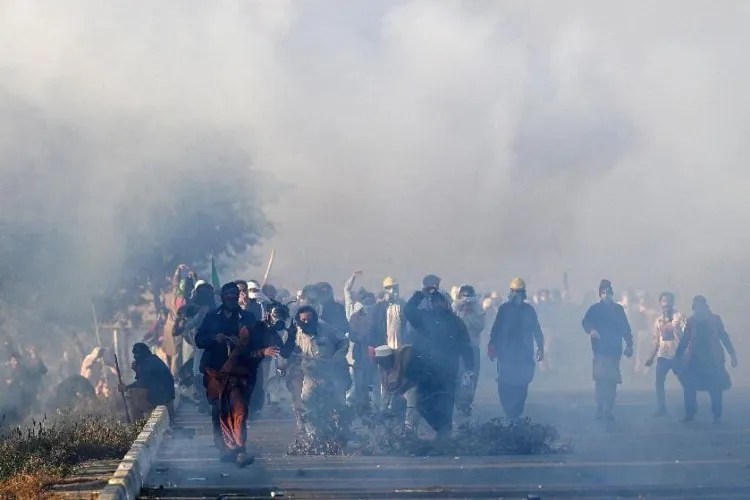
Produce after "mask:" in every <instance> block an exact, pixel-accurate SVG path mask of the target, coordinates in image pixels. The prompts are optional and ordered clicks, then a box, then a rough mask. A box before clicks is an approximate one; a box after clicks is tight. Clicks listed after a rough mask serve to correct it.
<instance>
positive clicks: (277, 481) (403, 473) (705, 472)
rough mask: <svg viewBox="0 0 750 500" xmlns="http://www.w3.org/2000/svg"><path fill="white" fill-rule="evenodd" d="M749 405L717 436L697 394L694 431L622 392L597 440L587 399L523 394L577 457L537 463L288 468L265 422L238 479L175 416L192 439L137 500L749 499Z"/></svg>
mask: <svg viewBox="0 0 750 500" xmlns="http://www.w3.org/2000/svg"><path fill="white" fill-rule="evenodd" d="M493 396H494V397H493ZM748 396H750V390H748V389H740V388H733V389H731V390H730V391H728V392H727V393H726V394H725V416H724V424H723V425H722V426H714V425H713V424H712V423H711V417H710V412H709V404H708V399H707V395H705V394H701V395H700V398H701V399H700V403H701V409H700V411H699V415H698V419H697V421H696V422H694V423H691V424H681V423H679V422H678V420H679V417H680V416H681V413H682V405H681V402H682V401H681V393H680V392H670V393H669V394H668V399H669V405H670V410H671V414H670V416H669V417H667V418H661V419H657V418H653V417H652V413H653V410H654V401H653V399H654V397H653V393H652V392H651V391H628V390H622V391H621V392H620V394H619V396H618V408H617V422H616V423H615V424H614V425H612V426H611V427H610V428H609V429H606V428H605V427H604V424H602V423H601V422H597V421H596V420H595V419H594V418H593V414H594V404H593V396H592V394H591V393H589V392H584V391H559V392H551V391H542V390H539V389H537V390H534V388H533V386H532V390H531V394H530V396H529V404H528V407H527V415H528V416H529V417H531V418H532V420H534V421H536V422H540V423H548V424H551V425H554V426H556V427H557V428H558V429H559V430H560V433H561V435H562V438H563V439H564V440H567V441H570V442H571V443H572V444H573V445H574V449H573V451H572V452H570V453H566V454H555V455H546V456H506V457H429V458H426V457H414V458H403V457H360V456H348V457H317V456H308V457H288V456H286V455H285V452H286V449H287V446H288V444H289V443H290V442H291V440H292V421H291V419H290V418H289V417H281V418H273V417H271V416H264V417H263V418H261V419H260V420H259V421H257V422H251V423H250V424H249V433H248V434H249V443H250V449H251V452H252V453H254V454H255V456H256V461H255V463H254V464H253V465H251V466H249V467H247V468H246V469H238V468H236V467H235V466H234V465H232V464H224V463H220V462H219V461H218V458H217V455H216V452H215V449H214V448H213V444H212V437H211V427H210V417H209V416H208V415H203V414H200V413H198V411H197V410H196V408H195V407H194V406H192V405H183V406H182V407H181V408H180V411H179V414H178V417H177V424H178V425H182V426H185V427H189V428H194V429H195V431H196V433H195V437H194V438H193V439H185V438H180V437H178V435H173V436H170V437H168V438H167V439H166V440H165V442H164V444H163V445H162V448H161V449H160V451H159V455H158V458H157V463H156V464H155V465H154V466H153V467H152V469H151V472H150V474H149V476H148V477H147V478H146V479H145V487H144V490H143V492H142V497H141V498H163V499H166V498H270V497H271V492H272V491H277V492H279V491H283V492H284V497H285V498H312V497H314V498H508V499H512V498H535V497H538V498H542V499H550V498H601V499H605V498H607V499H611V498H633V499H636V498H649V499H652V498H653V499H657V498H659V499H667V498H674V499H676V498H702V499H708V498H737V499H739V498H745V499H747V498H750V446H749V445H750V398H748ZM498 414H499V403H498V401H497V396H496V395H493V394H491V392H490V391H486V393H485V394H483V395H482V397H480V398H479V399H478V401H477V411H476V412H475V415H474V418H476V419H478V420H480V421H484V420H487V419H489V418H492V417H495V416H498ZM460 421H461V419H459V418H457V423H458V422H460ZM422 425H425V424H422ZM225 494H232V495H233V496H222V495H225ZM277 496H278V494H277Z"/></svg>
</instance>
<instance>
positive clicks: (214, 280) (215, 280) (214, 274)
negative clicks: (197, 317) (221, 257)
mask: <svg viewBox="0 0 750 500" xmlns="http://www.w3.org/2000/svg"><path fill="white" fill-rule="evenodd" d="M211 286H213V287H214V292H216V293H219V291H220V290H221V281H219V271H217V270H216V262H214V256H213V255H212V256H211Z"/></svg>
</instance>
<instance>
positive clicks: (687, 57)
mask: <svg viewBox="0 0 750 500" xmlns="http://www.w3.org/2000/svg"><path fill="white" fill-rule="evenodd" d="M135 5H136V4H133V2H128V1H114V0H111V1H108V2H94V1H75V0H68V1H66V2H59V1H33V2H29V1H27V0H5V1H4V2H2V3H0V104H1V105H2V106H3V108H4V109H10V108H12V109H13V110H14V112H13V113H14V114H13V115H8V114H6V116H5V118H2V117H0V155H2V156H0V158H6V159H7V158H11V157H12V158H15V157H17V156H18V155H21V156H22V157H24V158H31V157H35V153H34V150H35V148H36V147H37V143H38V137H37V136H36V135H35V134H37V132H38V126H37V127H30V129H29V134H31V136H29V137H26V136H24V135H23V134H24V131H23V130H21V131H19V130H18V129H17V128H16V127H15V126H14V123H15V121H14V120H11V119H9V118H8V116H19V115H23V114H25V113H26V111H24V110H25V109H27V107H28V108H29V109H33V110H35V111H34V113H37V114H39V115H41V116H42V118H40V121H41V122H42V123H46V122H48V121H50V122H54V123H55V124H56V126H60V127H64V128H65V129H66V130H69V133H70V135H71V140H70V141H69V143H66V142H65V141H64V140H62V139H59V144H58V145H57V146H56V148H57V149H55V151H57V150H60V149H63V150H64V149H65V148H66V147H67V146H66V144H70V147H75V148H76V150H75V155H74V156H72V158H77V159H81V161H80V162H77V163H76V162H72V161H71V163H75V167H74V166H72V165H68V164H66V163H62V164H59V166H56V168H55V169H54V172H51V171H49V170H47V171H45V173H44V174H43V175H39V176H38V177H37V178H35V179H34V185H35V186H34V189H48V190H51V191H56V192H61V193H79V194H80V193H81V192H82V187H91V186H98V185H101V183H102V182H105V183H110V184H111V185H112V186H113V187H112V189H111V190H110V191H109V192H108V193H107V196H106V197H104V196H100V197H98V198H96V206H99V207H101V210H97V211H96V214H95V217H94V216H92V215H91V214H90V210H89V209H88V207H90V206H91V205H90V204H91V203H92V199H91V198H89V197H87V196H84V195H81V196H77V197H73V198H72V199H71V198H67V199H68V202H72V203H81V211H82V213H83V214H88V215H86V217H87V219H86V220H87V221H88V223H89V226H87V227H90V229H87V230H86V231H88V232H87V233H86V234H87V235H88V237H85V236H84V238H83V239H84V241H85V244H86V245H87V251H89V252H93V253H94V254H95V255H99V256H100V257H101V258H100V259H98V260H97V262H99V263H101V264H102V265H104V263H105V262H107V259H106V256H111V255H112V253H111V249H110V248H109V247H108V246H107V238H103V240H104V241H102V238H101V234H102V233H101V231H102V230H103V228H106V227H107V222H108V216H109V214H111V213H113V211H114V210H115V207H117V206H118V204H121V203H128V202H131V200H132V197H131V194H130V193H129V192H128V191H127V189H129V188H128V186H131V185H132V182H131V183H123V182H122V181H123V179H127V180H129V181H132V180H133V179H136V180H138V179H140V178H144V179H148V182H154V180H155V179H157V180H158V171H156V172H155V171H153V170H144V168H143V167H142V165H143V164H145V163H146V160H148V161H150V162H153V160H154V159H160V158H164V159H169V158H173V157H176V156H179V153H180V151H183V150H184V149H185V148H186V146H187V145H189V144H192V143H194V142H195V141H201V140H210V139H206V138H210V137H216V136H221V137H224V138H230V139H232V140H235V141H236V142H237V143H239V144H240V145H242V147H244V148H246V152H247V153H248V154H249V155H250V156H251V157H252V158H253V162H254V167H255V168H258V169H261V170H267V171H270V172H273V173H274V174H275V175H276V176H277V177H278V178H279V179H281V180H283V181H286V182H289V183H292V184H293V186H294V187H293V188H292V189H291V190H290V191H289V192H288V193H287V195H286V196H285V197H284V198H282V199H281V200H280V202H279V203H278V204H276V205H274V206H271V207H268V213H269V215H270V217H271V219H272V220H273V222H274V223H275V224H276V228H277V232H276V236H275V238H274V240H273V241H272V242H269V245H268V248H262V249H258V251H259V252H260V254H261V259H265V253H266V252H268V250H269V249H270V246H275V247H276V248H277V252H278V255H277V259H278V260H277V267H276V273H275V275H276V277H277V279H281V280H283V281H284V282H285V283H286V284H288V285H289V286H295V287H296V286H299V285H300V284H301V282H302V281H303V280H304V279H305V278H307V279H308V280H310V281H317V280H321V279H327V280H329V281H331V282H333V283H335V284H340V283H343V281H344V280H345V279H346V278H347V277H348V275H349V273H350V272H351V271H352V270H354V269H360V268H361V269H364V270H365V271H366V272H367V277H368V278H369V279H370V281H369V283H370V284H372V285H374V284H376V283H377V282H379V280H380V279H381V278H382V277H383V276H384V275H386V274H393V275H394V276H395V277H396V278H397V279H399V280H400V281H402V282H403V283H404V286H405V288H407V289H409V288H412V287H413V286H415V285H416V284H417V281H418V280H419V279H420V278H421V276H422V275H424V274H426V273H429V272H434V273H437V274H439V275H441V276H443V277H444V278H445V279H446V281H447V282H450V283H460V282H462V281H472V282H475V283H477V284H479V285H481V286H483V287H488V286H493V287H498V288H502V289H504V288H505V287H506V286H507V283H508V282H509V280H510V279H511V278H512V277H513V276H514V275H522V276H524V277H526V278H527V280H528V281H529V284H530V285H531V286H532V287H534V288H538V287H541V286H546V285H549V284H556V283H557V282H558V281H559V276H560V274H561V273H562V272H563V271H566V270H567V271H568V272H569V273H570V276H571V284H572V285H573V286H574V287H579V290H580V291H583V288H594V287H595V286H596V284H597V283H598V280H599V279H600V278H602V277H608V278H610V279H612V280H613V281H614V283H615V286H616V287H617V286H619V287H622V286H624V285H628V286H633V287H636V288H650V289H653V290H654V291H655V292H658V291H660V290H661V289H663V288H665V287H674V288H677V289H678V291H681V292H683V294H684V295H685V296H687V295H688V294H693V293H696V292H699V291H700V292H705V293H706V294H708V295H709V298H711V296H714V297H727V296H729V295H731V294H736V293H743V294H744V293H746V292H747V284H748V278H749V277H750V272H749V271H750V265H748V263H747V259H746V257H745V255H746V248H747V245H748V243H750V234H748V232H747V231H746V228H747V227H748V222H750V220H749V219H750V204H749V203H748V202H747V201H746V198H745V196H746V193H747V192H748V191H749V190H750V170H748V168H747V166H746V165H745V163H746V158H747V157H748V150H749V149H750V141H748V140H747V137H748V136H749V135H750V112H749V111H750V102H749V101H750V96H749V95H748V92H747V88H749V86H750V78H749V76H750V70H748V66H747V65H746V64H744V61H745V60H746V59H747V58H746V52H747V47H748V46H750V45H749V43H748V42H750V35H749V34H748V29H747V27H748V26H750V4H748V3H747V2H743V1H732V0H727V1H722V2H709V1H707V0H706V1H693V0H688V1H668V0H662V1H659V2H646V1H642V2H636V3H632V2H631V3H623V2H620V1H593V0H590V1H573V0H571V1H556V2H549V1H544V2H542V1H538V2H534V1H515V2H513V1H511V2H508V1H504V2H499V1H498V2H490V1H473V2H472V1H463V2H462V1H451V0H432V1H380V0H378V1H374V0H373V1H357V2H352V1H348V0H340V1H334V0H329V1H325V2H317V1H312V0H308V1H302V0H301V1H291V0H273V1H271V0H269V1H212V2H197V1H193V0H188V1H186V0H179V1H178V0H167V1H157V2H140V3H138V4H137V7H136V6H135ZM3 131H5V132H8V133H5V134H4V133H3ZM3 135H5V139H3ZM8 137H13V140H8ZM19 137H22V138H23V140H19ZM11 149H12V150H13V153H12V155H16V156H12V155H11V153H9V151H10V150H11ZM68 153H69V152H68ZM36 156H37V157H38V155H36ZM68 158H69V159H70V158H71V156H68ZM38 159H39V158H37V160H38ZM43 161H48V162H55V161H56V157H55V154H54V153H50V154H49V155H46V156H44V158H43ZM6 163H7V162H6ZM0 168H3V167H2V165H0ZM74 168H78V170H77V172H78V174H77V175H69V173H68V172H67V171H66V169H74ZM165 168H167V167H165ZM169 168H174V167H169ZM81 174H83V175H81ZM209 182H210V179H207V183H209ZM73 184H74V185H73ZM24 189H30V188H29V187H25V188H24ZM207 189H208V186H207ZM83 191H85V190H83ZM217 195H219V194H218V193H217ZM41 213H42V214H44V213H46V212H44V211H42V212H41ZM56 227H57V228H58V229H59V230H65V224H64V223H62V227H61V226H60V224H56ZM79 230H80V227H79ZM110 230H111V229H110ZM73 253H75V252H73ZM80 260H81V259H78V260H76V261H75V265H80V264H81V262H80ZM237 267H238V269H241V268H243V267H246V266H245V265H244V263H238V264H237ZM258 267H262V266H258ZM258 267H253V268H251V269H250V270H248V271H247V274H248V276H247V277H251V276H250V275H251V274H254V275H255V276H259V275H260V274H261V271H260V270H259V268H258ZM376 280H377V281H376ZM712 294H713V295H712Z"/></svg>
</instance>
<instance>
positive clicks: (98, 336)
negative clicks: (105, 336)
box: [91, 301, 102, 347]
mask: <svg viewBox="0 0 750 500" xmlns="http://www.w3.org/2000/svg"><path fill="white" fill-rule="evenodd" d="M91 312H92V313H93V314H94V333H95V334H96V343H97V345H98V346H99V347H101V346H102V336H101V334H100V333H99V320H98V319H97V317H96V307H94V302H93V301H92V302H91Z"/></svg>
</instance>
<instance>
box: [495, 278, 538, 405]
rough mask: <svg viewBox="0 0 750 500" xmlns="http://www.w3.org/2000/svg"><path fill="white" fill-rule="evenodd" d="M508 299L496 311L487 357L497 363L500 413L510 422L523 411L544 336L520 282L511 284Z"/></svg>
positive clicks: (524, 286) (523, 284)
mask: <svg viewBox="0 0 750 500" xmlns="http://www.w3.org/2000/svg"><path fill="white" fill-rule="evenodd" d="M508 299H509V300H508V302H506V303H504V304H502V305H500V307H499V308H498V310H497V316H496V317H495V323H494V324H493V325H492V332H491V333H490V342H489V344H488V345H487V356H488V357H489V358H490V360H491V361H495V360H497V393H498V395H499V397H500V404H501V405H502V407H503V411H504V412H505V415H506V416H507V417H508V418H509V419H510V420H517V419H519V418H520V417H521V415H522V414H523V411H524V408H525V407H526V398H527V396H528V394H529V384H530V383H531V381H532V380H533V378H534V370H535V367H536V363H537V362H539V361H542V360H543V359H544V335H543V334H542V327H541V326H539V319H538V318H537V315H536V311H535V310H534V307H533V306H532V305H531V304H529V303H527V302H525V300H526V283H524V281H523V280H522V279H520V278H516V279H514V280H513V281H512V282H511V284H510V294H509V296H508ZM535 343H536V358H535V353H534V344H535Z"/></svg>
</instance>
